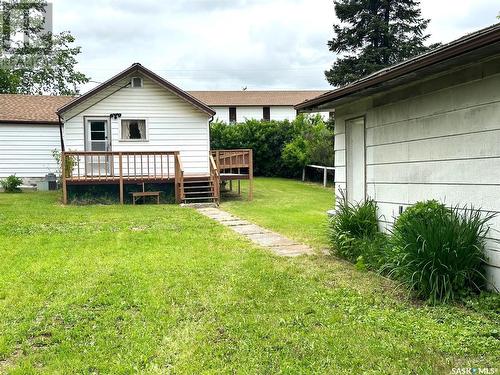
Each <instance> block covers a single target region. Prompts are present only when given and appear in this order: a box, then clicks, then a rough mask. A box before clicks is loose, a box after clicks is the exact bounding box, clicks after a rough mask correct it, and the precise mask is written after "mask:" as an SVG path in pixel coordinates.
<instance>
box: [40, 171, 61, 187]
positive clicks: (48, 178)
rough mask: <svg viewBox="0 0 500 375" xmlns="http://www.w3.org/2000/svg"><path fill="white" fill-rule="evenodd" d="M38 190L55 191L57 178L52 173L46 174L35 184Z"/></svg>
mask: <svg viewBox="0 0 500 375" xmlns="http://www.w3.org/2000/svg"><path fill="white" fill-rule="evenodd" d="M37 188H38V190H41V191H47V190H57V176H56V175H55V174H54V173H48V174H46V175H45V177H44V178H43V180H42V181H40V182H39V183H38V184H37Z"/></svg>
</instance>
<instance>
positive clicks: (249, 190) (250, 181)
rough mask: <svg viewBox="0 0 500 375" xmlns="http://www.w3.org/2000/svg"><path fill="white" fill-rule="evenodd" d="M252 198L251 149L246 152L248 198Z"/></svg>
mask: <svg viewBox="0 0 500 375" xmlns="http://www.w3.org/2000/svg"><path fill="white" fill-rule="evenodd" d="M252 199H253V150H250V152H249V154H248V200H250V201H251V200H252Z"/></svg>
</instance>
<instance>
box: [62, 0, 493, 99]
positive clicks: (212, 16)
mask: <svg viewBox="0 0 500 375" xmlns="http://www.w3.org/2000/svg"><path fill="white" fill-rule="evenodd" d="M53 4H54V8H53V9H54V14H53V16H54V26H53V28H54V31H55V32H59V31H63V30H70V31H71V32H72V33H73V35H74V36H75V37H76V39H77V44H78V45H80V46H81V47H82V53H81V55H80V56H79V57H78V59H79V61H80V64H79V70H81V71H82V72H84V73H85V74H87V75H88V76H90V77H91V78H92V80H93V81H97V82H102V81H104V80H106V79H108V78H110V77H111V76H112V75H114V74H116V73H118V72H120V71H121V70H123V69H125V68H126V67H128V66H129V65H131V64H132V63H134V62H140V63H141V64H143V65H145V66H146V67H148V68H150V69H152V70H153V71H155V72H156V73H158V74H160V75H161V76H163V77H164V78H166V79H168V80H169V81H171V82H172V83H174V84H176V85H178V86H180V87H181V88H183V89H186V90H240V89H241V88H242V87H248V89H249V90H257V89H325V88H329V85H328V83H327V82H326V81H325V78H324V74H323V71H324V70H325V69H327V68H328V67H329V66H330V65H331V63H332V62H333V60H334V58H335V56H334V55H333V54H332V53H331V52H329V51H328V48H327V46H326V43H327V41H328V39H330V38H331V36H332V24H333V23H334V22H335V21H336V18H335V12H334V7H333V1H331V0H108V1H105V0H85V1H75V0H54V1H53ZM421 7H422V12H423V15H424V17H427V18H430V19H431V23H430V26H429V29H428V31H429V32H430V33H431V35H432V37H431V40H430V42H448V41H450V40H453V39H455V38H457V37H460V36H461V35H463V34H466V33H468V32H471V31H474V30H477V29H480V28H483V27H485V26H488V25H491V24H493V23H495V22H496V21H497V20H496V15H497V14H498V12H499V11H500V4H499V2H498V0H459V1H457V0H422V1H421ZM95 85H96V83H91V84H88V85H85V87H83V88H82V91H86V90H87V89H89V88H91V87H93V86H95Z"/></svg>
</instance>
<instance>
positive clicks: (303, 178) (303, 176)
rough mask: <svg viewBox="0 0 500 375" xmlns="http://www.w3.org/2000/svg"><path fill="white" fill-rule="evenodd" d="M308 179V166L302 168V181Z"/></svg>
mask: <svg viewBox="0 0 500 375" xmlns="http://www.w3.org/2000/svg"><path fill="white" fill-rule="evenodd" d="M305 180H306V167H304V168H302V182H304V181H305Z"/></svg>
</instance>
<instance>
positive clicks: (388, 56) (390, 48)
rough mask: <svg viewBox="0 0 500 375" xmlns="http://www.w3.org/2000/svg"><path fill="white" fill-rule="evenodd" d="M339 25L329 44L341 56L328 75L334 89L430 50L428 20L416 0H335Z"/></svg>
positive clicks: (326, 73) (336, 26) (331, 49)
mask: <svg viewBox="0 0 500 375" xmlns="http://www.w3.org/2000/svg"><path fill="white" fill-rule="evenodd" d="M334 4H335V12H336V14H337V17H338V18H339V20H340V24H338V25H334V26H333V30H334V33H335V37H334V38H333V39H332V40H331V41H329V42H328V46H329V49H330V51H332V52H334V53H337V54H340V55H341V56H340V57H339V58H337V60H336V61H335V62H334V64H333V66H332V68H331V69H330V70H328V71H326V72H325V75H326V79H327V80H328V82H329V83H330V84H332V85H334V86H343V85H346V84H348V83H351V82H353V81H356V80H358V79H360V78H362V77H364V76H366V75H368V74H370V73H373V72H374V71H377V70H379V69H382V68H384V67H386V66H389V65H393V64H395V63H398V62H400V61H403V60H406V59H407V58H409V57H413V56H416V55H419V54H421V53H423V52H425V51H427V50H429V49H430V48H434V47H436V45H432V46H430V47H426V46H425V45H424V42H425V41H426V40H427V39H428V38H429V34H426V33H425V31H426V29H427V25H428V24H429V20H428V19H424V18H423V17H422V15H421V12H420V9H419V5H420V2H419V1H415V0H335V1H334Z"/></svg>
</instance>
